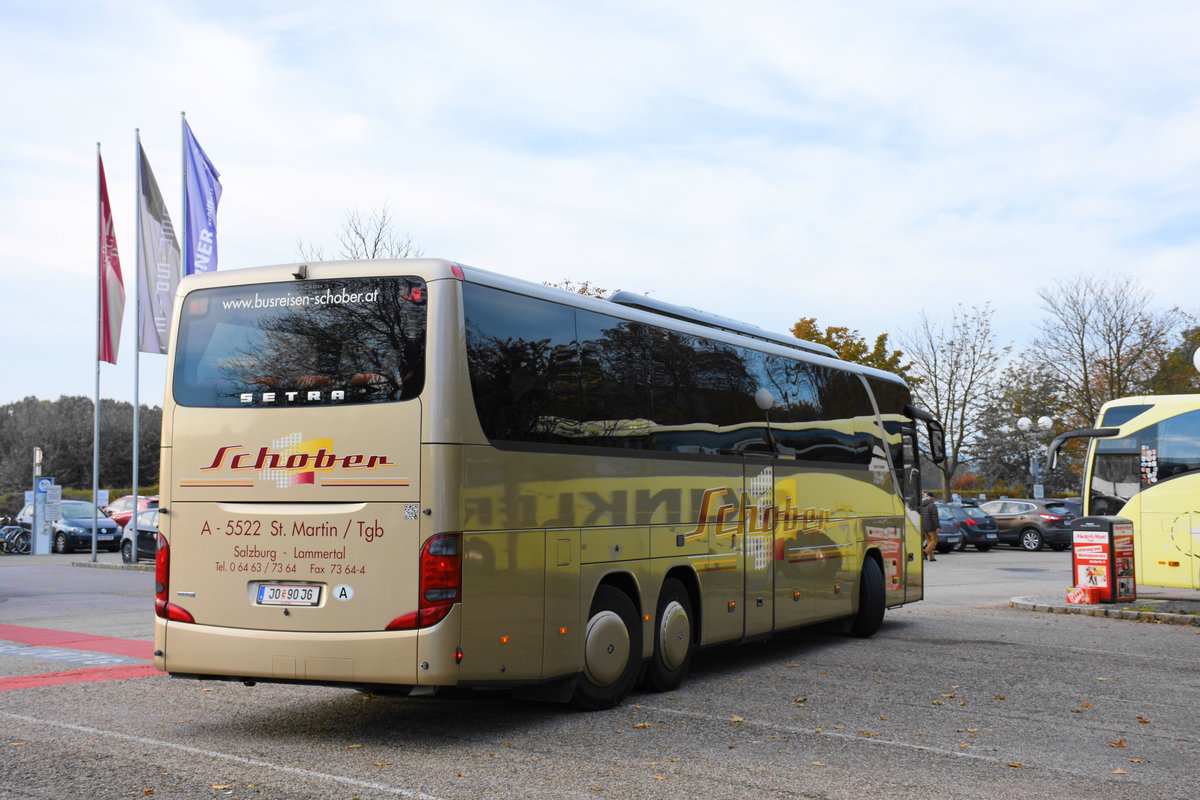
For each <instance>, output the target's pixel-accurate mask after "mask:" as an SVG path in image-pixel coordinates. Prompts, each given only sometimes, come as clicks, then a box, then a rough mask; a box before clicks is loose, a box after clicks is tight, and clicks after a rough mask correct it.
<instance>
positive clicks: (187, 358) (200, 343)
mask: <svg viewBox="0 0 1200 800" xmlns="http://www.w3.org/2000/svg"><path fill="white" fill-rule="evenodd" d="M425 300H426V291H425V283H424V281H423V280H421V279H420V278H412V277H373V278H351V279H345V280H314V281H296V282H289V283H273V284H259V285H254V286H226V287H220V288H215V289H201V290H197V291H194V292H191V293H190V294H188V295H187V296H186V297H185V298H184V300H183V309H182V314H181V318H180V324H179V334H178V339H177V344H176V350H175V373H174V384H173V394H174V399H175V402H176V403H179V404H180V405H184V406H191V407H200V408H217V407H245V406H253V407H288V406H296V405H339V404H346V403H376V402H390V401H399V400H408V399H411V398H413V397H416V396H417V395H418V394H419V393H420V391H421V388H422V386H423V385H424V382H425V324H426V319H425Z"/></svg>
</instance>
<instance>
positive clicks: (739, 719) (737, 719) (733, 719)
mask: <svg viewBox="0 0 1200 800" xmlns="http://www.w3.org/2000/svg"><path fill="white" fill-rule="evenodd" d="M729 721H730V722H745V721H746V720H744V719H742V718H741V717H739V716H738V715H737V714H734V715H733V716H732V717H730V718H729Z"/></svg>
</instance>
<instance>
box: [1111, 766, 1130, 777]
mask: <svg viewBox="0 0 1200 800" xmlns="http://www.w3.org/2000/svg"><path fill="white" fill-rule="evenodd" d="M1112 774H1113V775H1128V774H1129V773H1127V772H1126V771H1125V770H1123V769H1121V768H1120V767H1117V768H1116V769H1114V770H1113V771H1112Z"/></svg>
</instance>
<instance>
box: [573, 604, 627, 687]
mask: <svg viewBox="0 0 1200 800" xmlns="http://www.w3.org/2000/svg"><path fill="white" fill-rule="evenodd" d="M628 662H629V631H628V630H627V629H626V628H625V621H624V620H622V619H621V617H620V615H619V614H617V613H616V612H615V611H608V610H605V611H601V612H600V613H599V614H596V615H595V616H594V617H592V618H591V619H590V620H588V624H587V633H586V634H585V638H584V648H583V673H584V675H586V676H587V679H588V680H589V681H591V682H592V683H594V684H596V685H597V686H608V685H610V684H612V683H614V682H615V681H616V680H617V679H618V678H620V677H621V673H622V672H624V671H625V665H626V664H627V663H628Z"/></svg>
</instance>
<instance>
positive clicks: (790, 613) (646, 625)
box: [155, 259, 943, 708]
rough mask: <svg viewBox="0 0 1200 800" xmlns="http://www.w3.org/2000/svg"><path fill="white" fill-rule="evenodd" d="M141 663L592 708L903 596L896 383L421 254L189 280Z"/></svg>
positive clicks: (709, 328) (903, 479)
mask: <svg viewBox="0 0 1200 800" xmlns="http://www.w3.org/2000/svg"><path fill="white" fill-rule="evenodd" d="M173 331H174V333H173V338H172V341H171V345H170V352H169V367H168V372H167V389H166V398H165V403H164V408H163V436H162V448H163V449H162V475H161V483H160V493H161V500H160V517H159V519H160V522H159V525H160V531H161V537H160V542H159V551H158V563H157V578H156V580H157V587H156V589H157V597H156V613H157V618H156V627H155V645H156V655H155V658H156V662H155V663H156V664H157V666H158V667H159V668H160V669H162V670H165V671H167V672H169V673H171V674H173V675H181V676H198V677H204V678H217V679H227V680H239V681H244V682H246V683H253V682H258V681H274V682H302V683H316V684H340V685H348V686H354V687H358V688H366V689H371V690H378V689H379V688H380V687H389V688H391V689H392V690H393V691H407V692H410V693H416V694H428V693H431V692H433V691H435V690H436V689H437V688H438V687H448V686H459V687H471V686H506V687H511V688H513V689H515V690H518V691H519V693H521V694H522V695H524V696H529V697H535V698H544V699H553V700H560V701H572V702H574V703H575V704H576V705H577V706H580V707H583V708H604V707H609V706H612V705H614V704H616V703H618V702H620V701H621V699H622V698H624V697H625V696H626V695H627V694H628V693H629V692H630V691H631V689H632V688H633V687H634V686H635V685H636V684H637V683H638V681H639V680H641V681H642V684H643V685H645V686H647V687H649V688H651V689H657V690H666V689H670V688H673V687H675V686H677V685H679V683H680V682H681V681H682V680H683V677H684V675H685V674H686V672H687V670H688V665H689V662H690V660H691V658H692V654H693V652H694V650H695V649H696V648H697V647H703V646H707V645H713V644H718V643H725V642H738V641H744V640H748V639H753V638H759V637H764V636H768V635H770V634H771V633H773V632H775V631H779V630H783V629H788V628H795V627H798V626H803V625H810V624H814V623H823V622H831V621H834V622H835V623H836V625H837V626H840V627H842V628H843V629H844V630H845V632H847V633H851V634H854V635H858V636H869V635H871V634H873V633H874V632H875V631H876V630H877V629H878V628H879V627H880V625H881V623H882V621H883V615H884V611H885V609H886V608H889V607H895V606H899V605H901V604H903V603H909V602H913V601H916V600H920V599H921V597H922V594H923V579H922V562H921V558H920V555H919V554H920V552H921V537H920V533H919V529H918V526H916V525H915V524H914V523H915V522H916V516H915V509H916V506H917V503H918V495H919V490H920V489H919V481H920V478H919V466H920V465H919V463H918V458H919V456H918V447H917V437H918V430H917V429H918V421H921V422H922V426H921V427H923V428H925V429H926V430H925V432H924V435H927V436H929V437H930V442H931V443H932V447H933V449H934V450H935V451H939V452H940V449H941V448H942V446H943V444H942V434H941V428H940V425H939V424H938V423H937V421H936V420H935V419H933V417H932V416H930V415H929V414H928V413H927V412H924V411H923V410H921V409H917V408H914V407H913V405H912V401H911V399H910V395H909V390H908V388H907V387H906V386H905V384H904V383H903V381H901V380H900V379H899V378H897V377H895V376H892V375H889V374H887V373H884V372H880V371H878V370H873V369H870V368H866V367H862V366H858V365H855V364H850V363H846V362H844V361H841V360H839V359H838V358H837V357H836V356H835V355H834V353H833V351H831V350H829V349H828V348H826V347H824V346H822V345H817V344H810V343H805V342H801V341H800V340H797V339H795V338H793V337H789V336H782V335H778V334H772V333H769V332H766V331H764V330H762V329H759V328H757V327H755V326H750V325H745V324H742V323H738V322H735V321H733V320H729V319H726V318H723V317H718V316H715V315H710V314H705V313H703V312H700V311H696V310H694V309H688V308H682V307H676V306H668V305H666V304H662V303H657V302H655V301H652V300H650V299H649V298H646V297H643V296H641V295H636V294H629V293H618V294H617V295H614V296H613V297H611V298H609V299H605V300H602V299H597V298H591V297H585V296H582V295H579V294H575V293H572V292H567V291H562V290H559V289H555V288H551V287H548V286H542V285H537V284H532V283H527V282H524V281H519V280H515V279H512V278H508V277H505V276H501V275H497V274H494V273H491V272H487V271H484V270H479V269H474V268H471V267H466V266H463V265H460V264H456V263H452V262H448V261H442V260H435V259H408V260H400V261H369V262H368V261H364V262H343V263H315V264H297V265H290V266H276V267H264V268H256V269H245V270H236V271H231V272H219V273H211V274H207V275H198V276H192V277H189V278H186V279H185V280H184V281H182V282H181V283H180V286H179V290H178V295H177V298H176V303H175V319H174V325H173Z"/></svg>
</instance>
